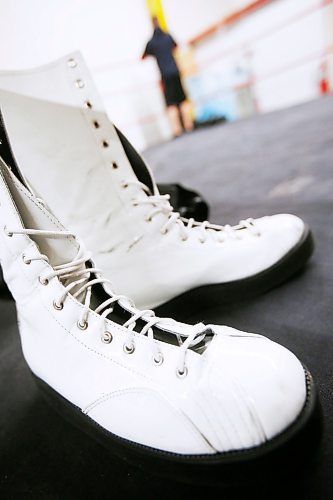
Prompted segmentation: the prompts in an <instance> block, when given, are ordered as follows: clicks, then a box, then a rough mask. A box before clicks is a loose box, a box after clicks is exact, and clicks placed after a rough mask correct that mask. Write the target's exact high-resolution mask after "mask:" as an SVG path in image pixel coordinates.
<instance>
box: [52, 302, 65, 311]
mask: <svg viewBox="0 0 333 500" xmlns="http://www.w3.org/2000/svg"><path fill="white" fill-rule="evenodd" d="M53 307H54V309H56V310H57V311H61V310H62V309H63V308H64V304H63V303H62V302H60V304H58V302H56V301H55V300H54V301H53Z"/></svg>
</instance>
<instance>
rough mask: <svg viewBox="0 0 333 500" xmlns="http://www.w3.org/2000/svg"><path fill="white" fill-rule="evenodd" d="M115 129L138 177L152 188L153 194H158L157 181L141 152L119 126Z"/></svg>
mask: <svg viewBox="0 0 333 500" xmlns="http://www.w3.org/2000/svg"><path fill="white" fill-rule="evenodd" d="M115 129H116V132H117V134H118V137H119V140H120V142H121V144H122V146H123V148H124V151H125V154H126V156H127V158H128V161H129V162H130V165H131V167H132V169H133V172H134V174H135V175H136V177H137V179H138V180H139V181H140V182H142V183H143V184H145V185H146V186H147V187H148V188H149V189H150V191H151V193H152V194H158V189H157V186H156V183H155V182H154V178H153V176H152V173H151V172H150V170H149V168H148V166H147V164H146V163H145V161H144V160H143V158H142V156H141V155H139V153H138V152H137V151H136V150H135V149H134V147H133V146H132V144H131V143H130V142H129V140H128V139H126V137H125V136H124V134H122V133H121V132H120V130H118V129H117V127H115Z"/></svg>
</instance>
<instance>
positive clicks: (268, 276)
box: [155, 226, 314, 321]
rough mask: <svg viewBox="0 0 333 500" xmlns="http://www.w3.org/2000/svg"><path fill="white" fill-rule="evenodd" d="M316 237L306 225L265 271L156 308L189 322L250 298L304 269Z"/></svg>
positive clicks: (192, 292) (164, 314)
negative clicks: (210, 310)
mask: <svg viewBox="0 0 333 500" xmlns="http://www.w3.org/2000/svg"><path fill="white" fill-rule="evenodd" d="M313 250H314V240H313V236H312V233H311V231H310V229H309V228H308V227H307V226H306V227H305V230H304V233H303V235H302V238H301V239H300V241H299V242H298V243H297V245H295V246H294V248H292V249H291V250H290V252H288V253H287V254H286V255H285V256H284V257H283V258H282V259H280V260H279V261H278V262H276V263H275V264H274V265H273V266H271V267H269V268H268V269H265V270H264V271H262V272H260V273H258V274H255V275H253V276H250V277H249V278H244V279H240V280H235V281H229V282H226V283H219V284H216V285H203V286H200V287H198V288H193V289H192V290H189V291H187V292H184V293H182V294H181V295H178V296H177V297H175V298H174V299H171V300H170V301H168V302H166V303H164V304H162V305H160V306H158V307H156V308H155V312H156V315H157V316H160V317H168V316H172V317H173V318H175V319H177V320H180V321H186V319H187V318H188V317H189V316H190V315H193V311H200V310H204V309H207V308H211V307H215V306H223V305H228V304H231V303H233V302H239V301H242V300H245V299H250V298H252V297H255V296H257V295H260V294H261V293H264V292H267V291H268V290H270V289H271V288H275V287H277V286H279V285H281V284H282V283H283V282H285V281H287V280H288V279H289V278H290V277H291V276H293V275H294V274H296V273H297V272H298V271H300V270H301V269H302V268H303V267H304V266H305V264H306V262H307V261H308V260H309V258H310V257H311V255H312V253H313Z"/></svg>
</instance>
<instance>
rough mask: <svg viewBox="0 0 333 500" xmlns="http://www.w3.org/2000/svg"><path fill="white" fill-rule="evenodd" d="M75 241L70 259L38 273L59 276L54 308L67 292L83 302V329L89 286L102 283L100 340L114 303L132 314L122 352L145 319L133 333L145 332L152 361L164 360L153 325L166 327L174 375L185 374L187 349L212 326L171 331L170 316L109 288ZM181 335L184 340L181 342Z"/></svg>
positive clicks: (58, 234)
mask: <svg viewBox="0 0 333 500" xmlns="http://www.w3.org/2000/svg"><path fill="white" fill-rule="evenodd" d="M5 232H6V234H7V236H13V235H17V234H25V235H29V236H42V237H45V238H54V239H61V238H68V237H73V238H75V236H74V235H73V234H72V233H71V232H68V231H44V230H37V229H10V230H9V229H7V228H5ZM76 242H77V243H78V252H77V255H76V257H75V258H74V259H73V260H71V261H70V262H67V263H64V264H60V265H56V266H53V267H52V269H53V270H52V271H51V272H45V273H43V275H40V277H39V281H40V283H41V284H43V285H48V284H49V282H50V281H51V280H52V279H54V278H58V280H59V281H60V283H61V284H62V285H63V287H64V288H63V292H62V293H61V295H59V296H58V297H57V298H56V299H55V300H54V302H53V305H54V307H55V309H57V310H61V309H62V308H63V306H64V302H65V300H66V298H67V296H68V295H71V296H72V297H74V298H75V299H77V300H78V301H79V302H81V304H83V309H82V313H81V315H80V318H79V320H78V322H77V326H78V327H79V328H80V329H81V330H85V329H86V328H87V327H88V318H89V313H90V310H91V307H92V289H93V287H94V286H96V285H103V286H104V287H105V286H106V288H105V292H106V293H107V294H108V295H109V298H108V299H106V300H105V301H103V302H102V303H101V304H99V305H98V306H97V307H96V308H95V309H94V312H95V313H97V314H98V315H99V317H100V321H101V338H102V340H103V341H105V339H108V338H109V339H110V338H111V339H112V335H111V333H110V332H108V331H107V328H108V323H107V321H106V319H107V316H109V315H110V314H112V312H113V310H114V307H115V305H116V304H117V303H119V305H120V306H122V307H124V308H125V309H127V311H128V312H129V313H130V314H131V317H130V318H129V319H128V320H127V321H126V322H124V323H123V325H122V326H123V327H124V328H126V329H127V337H126V340H125V343H124V351H125V352H126V353H127V354H132V353H133V352H134V350H135V335H134V328H135V327H136V325H137V321H138V320H140V319H141V320H144V321H145V322H146V324H145V326H144V327H143V328H142V329H141V330H140V331H139V332H136V333H139V334H141V335H146V336H147V337H148V339H149V340H150V345H151V347H152V350H153V360H154V362H155V364H157V365H160V364H161V363H162V362H163V359H164V358H163V353H162V351H161V349H160V345H161V342H160V341H159V342H157V341H156V339H155V338H154V331H153V327H154V326H156V327H161V328H162V329H163V326H164V327H165V328H164V329H165V330H167V331H168V332H169V333H170V334H172V335H174V336H175V337H176V338H177V340H178V344H179V345H178V349H179V357H178V362H177V368H176V373H177V376H178V377H180V378H183V377H185V376H186V375H187V367H186V364H185V361H186V353H187V351H188V349H190V348H193V347H195V346H196V345H197V344H199V343H201V342H202V341H203V340H204V338H205V336H206V335H207V333H209V334H211V329H210V328H208V327H207V326H205V325H204V324H202V323H198V324H197V325H194V326H189V325H186V327H185V325H184V332H182V334H181V335H179V334H178V333H173V332H172V331H170V326H172V324H177V322H176V321H175V320H173V319H171V318H159V317H157V316H155V313H154V311H152V310H148V309H147V310H138V309H136V308H135V305H134V303H133V301H132V300H130V299H129V298H127V297H126V296H124V295H119V294H116V293H113V292H112V291H111V288H112V284H111V282H110V280H108V279H106V278H104V277H103V276H102V271H101V269H98V268H97V267H91V265H92V262H91V260H90V259H91V253H90V252H87V251H86V250H85V248H84V246H83V244H82V243H81V242H80V241H79V240H78V239H76ZM23 261H24V263H25V264H30V263H31V262H33V261H45V262H47V263H49V258H48V257H47V256H46V255H44V254H41V253H39V254H38V255H35V256H28V257H27V256H25V255H23ZM183 338H185V340H184V341H183Z"/></svg>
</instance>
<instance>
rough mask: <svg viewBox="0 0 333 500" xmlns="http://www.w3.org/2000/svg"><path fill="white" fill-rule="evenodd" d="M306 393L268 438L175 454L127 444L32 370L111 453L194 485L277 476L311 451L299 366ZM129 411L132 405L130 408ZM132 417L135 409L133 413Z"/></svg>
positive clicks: (313, 421)
mask: <svg viewBox="0 0 333 500" xmlns="http://www.w3.org/2000/svg"><path fill="white" fill-rule="evenodd" d="M305 374H306V380H307V398H306V403H305V405H304V408H303V410H302V412H301V413H300V415H299V416H298V418H297V420H296V421H295V422H294V423H293V424H292V425H290V426H289V427H288V428H287V429H286V430H285V431H284V432H282V433H281V434H279V435H278V436H276V437H275V438H273V439H272V440H270V441H268V442H266V443H264V444H262V445H260V446H257V447H255V448H252V449H245V450H237V451H234V452H226V453H218V454H215V455H181V454H177V453H169V452H165V451H161V450H158V449H154V448H150V447H148V446H144V445H140V444H137V443H133V442H131V441H129V440H127V439H124V438H121V437H119V436H116V435H115V434H112V433H111V432H109V431H107V430H105V429H104V428H103V427H101V426H100V425H99V424H97V423H96V422H95V421H94V420H92V419H91V418H90V417H89V416H87V415H86V414H84V413H83V412H82V411H81V410H80V408H78V407H76V406H75V405H73V404H71V403H70V402H69V401H67V400H66V399H65V398H63V397H62V396H61V395H59V394H58V393H57V392H56V391H54V390H53V389H52V388H51V387H49V386H48V385H47V384H46V383H45V382H43V381H42V380H41V379H39V378H38V377H36V376H35V375H34V378H35V380H36V383H37V385H38V387H39V388H40V390H41V391H42V393H43V395H44V397H45V398H46V400H47V401H48V403H50V404H51V406H52V407H53V408H54V409H55V410H56V411H57V412H58V413H59V414H61V415H62V416H63V417H64V418H65V419H66V420H68V421H69V422H71V423H72V424H74V425H75V426H76V427H78V428H79V429H81V430H82V431H84V432H85V433H86V434H88V435H90V436H91V437H92V438H94V439H95V440H96V441H98V442H99V443H101V444H102V445H103V446H104V447H106V448H107V449H108V450H109V451H110V452H111V453H112V454H113V455H115V456H117V457H119V458H121V459H122V460H125V461H127V462H128V463H130V464H131V465H135V466H137V467H139V468H143V469H145V470H146V471H147V472H148V471H149V473H153V474H157V475H162V476H167V477H170V478H173V479H177V480H180V481H185V482H188V481H190V482H193V481H194V482H197V483H198V484H207V483H209V484H212V483H214V482H215V483H221V481H222V483H223V484H226V483H227V482H229V481H234V480H237V481H239V480H248V479H251V480H254V479H255V478H256V477H257V478H261V479H262V477H263V474H268V476H273V477H275V474H276V473H278V475H280V476H281V475H283V473H284V472H285V473H288V472H289V471H290V466H292V470H293V471H295V466H296V465H297V464H298V465H299V466H301V465H302V463H303V461H304V460H307V459H308V457H309V456H313V451H314V450H315V447H316V445H317V443H318V440H319V437H320V434H321V421H322V419H321V409H320V404H319V399H318V395H317V391H316V388H315V386H314V383H313V380H312V377H311V375H310V373H309V372H308V371H307V370H305ZM134 411H135V410H134ZM134 418H135V414H134Z"/></svg>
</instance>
